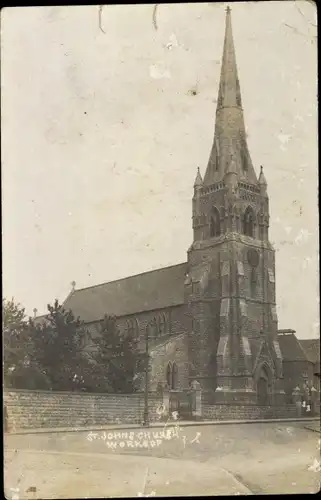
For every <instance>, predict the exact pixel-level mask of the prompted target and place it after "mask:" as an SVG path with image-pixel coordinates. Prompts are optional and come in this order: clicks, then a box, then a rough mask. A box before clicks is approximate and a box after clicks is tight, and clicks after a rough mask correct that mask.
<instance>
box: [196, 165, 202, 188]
mask: <svg viewBox="0 0 321 500" xmlns="http://www.w3.org/2000/svg"><path fill="white" fill-rule="evenodd" d="M200 186H203V179H202V176H201V172H200V168H199V167H197V174H196V178H195V182H194V187H200Z"/></svg>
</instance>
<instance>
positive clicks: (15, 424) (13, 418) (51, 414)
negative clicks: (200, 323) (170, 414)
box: [4, 390, 163, 432]
mask: <svg viewBox="0 0 321 500" xmlns="http://www.w3.org/2000/svg"><path fill="white" fill-rule="evenodd" d="M162 401H163V400H162V398H161V397H159V396H158V395H156V394H152V393H151V394H150V395H149V412H150V420H151V421H154V420H157V414H156V409H157V408H158V407H159V406H160V405H161V404H162ZM4 404H5V407H6V412H7V418H8V427H9V432H10V431H15V430H19V429H40V428H43V429H46V428H47V429H49V428H63V427H86V426H95V425H98V426H101V425H104V424H110V423H130V424H135V423H141V422H142V421H143V412H144V394H142V393H140V394H129V395H123V394H86V393H75V392H50V391H23V390H19V391H18V390H17V391H8V392H7V391H6V392H5V393H4Z"/></svg>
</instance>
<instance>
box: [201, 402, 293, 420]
mask: <svg viewBox="0 0 321 500" xmlns="http://www.w3.org/2000/svg"><path fill="white" fill-rule="evenodd" d="M202 417H203V419H204V420H261V419H262V420H264V419H269V418H281V419H282V418H297V417H298V413H297V408H296V405H295V404H292V405H286V406H273V407H272V406H256V405H253V406H250V405H203V408H202Z"/></svg>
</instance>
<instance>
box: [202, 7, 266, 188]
mask: <svg viewBox="0 0 321 500" xmlns="http://www.w3.org/2000/svg"><path fill="white" fill-rule="evenodd" d="M232 156H233V157H234V159H235V163H236V169H237V174H238V179H239V180H240V181H243V182H247V183H249V184H256V183H257V177H256V174H255V171H254V168H253V165H252V161H251V157H250V154H249V151H248V146H247V141H246V132H245V125H244V118H243V109H242V99H241V90H240V84H239V79H238V72H237V65H236V57H235V49H234V41H233V34H232V21H231V9H230V8H229V7H227V9H226V25H225V38H224V47H223V57H222V66H221V77H220V85H219V91H218V99H217V108H216V123H215V134H214V142H213V147H212V151H211V155H210V158H209V162H208V165H207V170H206V173H205V177H204V185H205V186H206V185H207V186H208V185H211V184H214V183H216V182H220V181H222V180H223V178H224V175H225V173H226V169H227V168H228V166H229V164H230V159H231V157H232Z"/></svg>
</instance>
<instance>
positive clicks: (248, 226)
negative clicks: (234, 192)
mask: <svg viewBox="0 0 321 500" xmlns="http://www.w3.org/2000/svg"><path fill="white" fill-rule="evenodd" d="M243 234H245V235H246V236H251V238H253V235H254V214H253V210H252V208H251V207H247V209H246V210H245V213H244V217H243Z"/></svg>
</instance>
